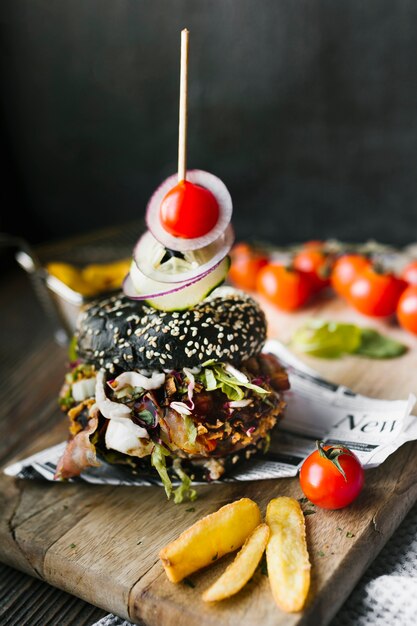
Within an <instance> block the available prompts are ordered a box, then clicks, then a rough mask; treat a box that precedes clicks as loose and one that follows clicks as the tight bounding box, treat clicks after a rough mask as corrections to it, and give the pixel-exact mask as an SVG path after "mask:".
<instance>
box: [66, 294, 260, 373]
mask: <svg viewBox="0 0 417 626" xmlns="http://www.w3.org/2000/svg"><path fill="white" fill-rule="evenodd" d="M265 339H266V322H265V316H264V314H263V312H262V310H261V309H260V307H259V306H258V304H257V303H256V302H255V301H254V300H253V299H252V298H251V297H249V296H248V295H247V294H245V293H243V292H241V291H237V290H235V289H232V288H230V287H220V288H218V289H216V290H215V291H213V292H212V294H211V295H210V296H209V297H207V298H206V299H205V300H203V301H202V302H200V303H199V304H197V305H196V306H194V307H193V308H191V309H186V310H184V311H170V312H165V311H158V310H155V309H153V308H152V307H150V306H147V305H146V304H145V303H144V302H142V301H138V300H130V299H128V298H126V297H125V296H123V295H122V294H120V295H116V296H113V297H111V298H107V299H105V300H99V301H95V302H93V303H92V304H90V305H89V306H88V307H87V308H85V309H84V310H83V312H82V313H81V314H80V317H79V319H78V327H77V352H78V356H79V357H80V358H81V359H83V360H84V361H86V362H87V363H91V364H93V365H95V366H96V367H97V368H105V369H107V370H108V371H109V372H111V373H112V372H115V371H117V370H137V369H146V370H163V369H169V370H179V369H182V368H183V367H196V366H199V365H201V364H202V363H204V362H205V361H208V360H209V359H214V360H216V361H227V362H229V363H233V364H235V365H238V364H239V363H241V362H242V361H244V360H246V359H249V358H250V357H252V356H254V355H256V354H259V352H260V351H261V350H262V347H263V345H264V343H265Z"/></svg>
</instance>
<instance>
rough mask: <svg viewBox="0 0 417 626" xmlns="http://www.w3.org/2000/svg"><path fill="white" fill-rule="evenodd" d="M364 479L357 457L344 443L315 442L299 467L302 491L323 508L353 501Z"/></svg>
mask: <svg viewBox="0 0 417 626" xmlns="http://www.w3.org/2000/svg"><path fill="white" fill-rule="evenodd" d="M364 480H365V473H364V471H363V467H362V465H361V462H360V461H359V459H358V457H357V456H356V455H355V454H353V452H351V451H350V450H349V449H348V448H346V447H344V446H336V445H335V446H328V445H323V443H321V442H319V441H318V442H317V450H315V451H314V452H312V453H311V454H310V456H308V457H307V458H306V460H305V461H304V463H303V465H302V466H301V470H300V485H301V489H302V490H303V492H304V495H305V496H306V497H307V498H308V499H309V500H310V502H313V503H314V504H316V505H317V506H321V507H322V508H324V509H341V508H343V507H345V506H347V505H348V504H350V503H351V502H353V501H354V500H355V499H356V498H357V497H358V495H359V494H360V492H361V491H362V487H363V484H364Z"/></svg>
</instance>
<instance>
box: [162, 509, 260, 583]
mask: <svg viewBox="0 0 417 626" xmlns="http://www.w3.org/2000/svg"><path fill="white" fill-rule="evenodd" d="M260 523H261V512H260V510H259V507H258V505H257V504H256V503H255V502H253V500H250V499H249V498H242V499H241V500H236V501H235V502H231V503H230V504H226V506H223V507H222V508H221V509H219V510H218V511H216V512H215V513H211V514H210V515H207V516H206V517H203V518H202V519H200V520H199V521H198V522H196V523H195V524H193V525H192V526H191V527H190V528H188V529H187V530H185V531H184V532H183V533H181V535H180V536H179V537H178V538H177V539H175V541H172V542H171V543H169V544H168V545H167V546H165V547H164V548H162V550H161V551H160V553H159V558H160V559H161V561H162V564H163V566H164V569H165V572H166V575H167V576H168V579H169V580H170V581H171V582H173V583H178V582H180V581H181V580H182V579H183V578H185V576H188V574H192V573H193V572H196V571H197V570H199V569H201V568H202V567H205V566H206V565H210V563H213V562H214V561H216V560H217V559H219V558H220V557H222V556H223V555H225V554H227V553H228V552H232V551H233V550H237V549H238V548H240V546H241V545H242V544H243V543H244V542H245V540H246V538H247V537H248V535H249V534H250V533H251V532H252V531H253V530H254V529H255V528H256V527H257V526H258V525H259V524H260Z"/></svg>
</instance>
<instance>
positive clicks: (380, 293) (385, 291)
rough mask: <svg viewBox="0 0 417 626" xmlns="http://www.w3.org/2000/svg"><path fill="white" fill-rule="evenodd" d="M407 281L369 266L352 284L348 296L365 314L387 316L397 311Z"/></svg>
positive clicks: (349, 300) (355, 306)
mask: <svg viewBox="0 0 417 626" xmlns="http://www.w3.org/2000/svg"><path fill="white" fill-rule="evenodd" d="M406 286H407V283H406V282H405V281H403V280H402V279H401V278H397V277H396V276H394V274H390V273H388V274H384V273H380V272H378V271H376V270H375V268H373V267H367V268H365V269H364V270H363V271H362V272H360V273H359V274H358V275H357V277H356V278H355V279H354V280H353V282H352V283H351V284H350V287H349V288H348V290H347V294H346V298H347V300H348V302H349V303H350V304H351V305H352V306H353V307H354V308H355V309H357V310H358V311H359V312H360V313H363V314H364V315H370V316H372V317H387V316H388V315H392V314H393V313H395V310H396V308H397V304H398V300H399V299H400V296H401V294H402V292H403V291H404V289H405V288H406Z"/></svg>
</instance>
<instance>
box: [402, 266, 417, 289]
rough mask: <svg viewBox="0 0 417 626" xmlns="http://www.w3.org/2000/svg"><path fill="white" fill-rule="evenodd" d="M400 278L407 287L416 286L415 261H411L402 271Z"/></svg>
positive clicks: (416, 270) (416, 271)
mask: <svg viewBox="0 0 417 626" xmlns="http://www.w3.org/2000/svg"><path fill="white" fill-rule="evenodd" d="M401 278H402V279H403V280H405V282H406V283H408V284H409V285H417V261H411V263H409V264H408V265H406V267H405V268H404V269H403V271H402V273H401Z"/></svg>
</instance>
